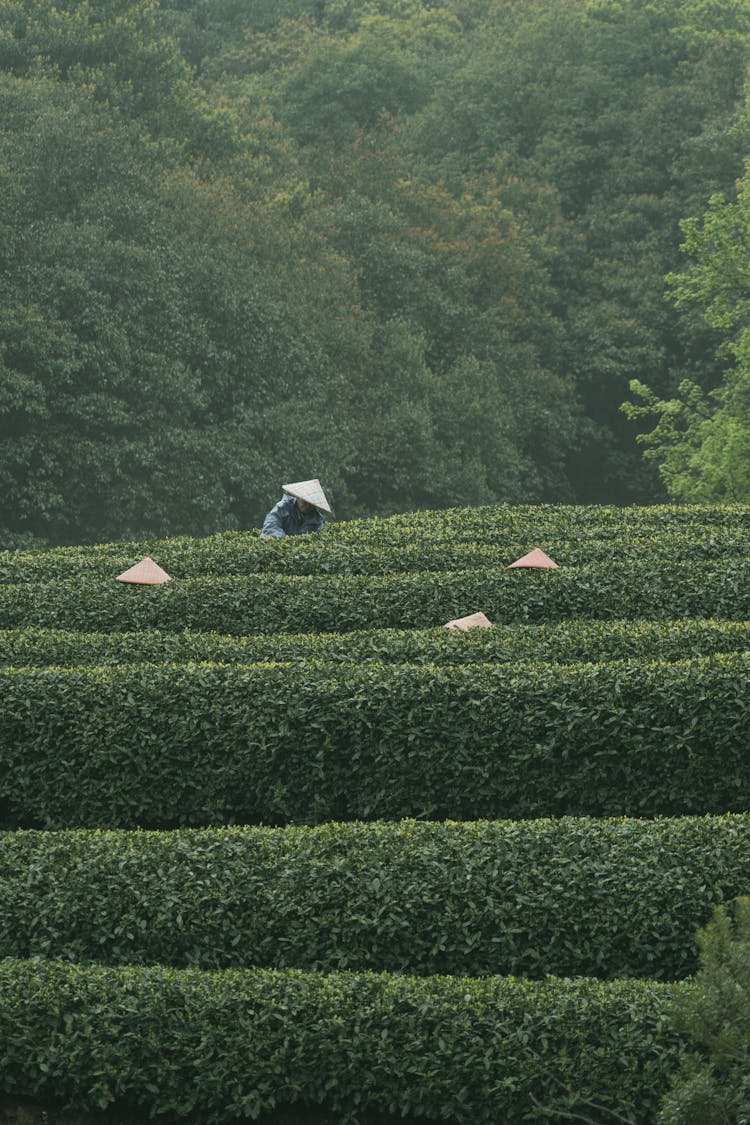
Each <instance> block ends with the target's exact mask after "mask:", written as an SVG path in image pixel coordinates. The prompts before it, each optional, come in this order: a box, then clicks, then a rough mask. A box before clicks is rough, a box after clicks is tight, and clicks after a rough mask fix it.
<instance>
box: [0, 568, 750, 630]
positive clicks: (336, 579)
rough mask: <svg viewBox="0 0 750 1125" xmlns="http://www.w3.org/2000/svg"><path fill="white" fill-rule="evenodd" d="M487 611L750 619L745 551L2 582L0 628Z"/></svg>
mask: <svg viewBox="0 0 750 1125" xmlns="http://www.w3.org/2000/svg"><path fill="white" fill-rule="evenodd" d="M478 609H481V610H482V611H483V612H484V613H485V614H486V615H487V617H488V618H489V619H490V621H492V622H494V623H505V624H508V623H512V622H518V623H523V622H530V623H539V622H545V621H547V622H551V621H562V620H570V619H572V618H590V619H600V620H613V619H618V618H641V617H650V618H654V619H659V618H661V619H668V618H678V617H687V618H694V617H723V618H731V619H736V620H747V619H750V585H749V584H748V581H747V566H746V563H745V561H744V559H742V558H733V559H732V561H731V562H725V563H719V564H711V565H710V566H709V565H707V566H706V567H704V568H697V567H695V566H693V565H690V564H687V563H680V564H673V563H672V562H659V561H653V560H651V559H645V560H644V561H642V562H637V563H627V564H625V563H623V564H621V565H618V566H617V567H612V566H609V565H604V564H602V565H596V566H586V567H579V568H575V567H570V568H566V569H559V570H549V571H536V572H535V571H514V570H507V569H504V568H501V569H490V568H488V569H476V570H464V571H448V572H420V573H418V574H391V575H383V576H378V577H370V576H361V575H334V576H332V575H326V576H317V577H312V576H308V577H300V576H297V575H260V576H255V577H252V576H246V577H233V578H220V577H206V578H193V579H186V580H184V581H180V582H177V581H175V582H169V583H167V584H166V585H163V586H156V587H135V588H129V587H127V586H123V585H121V584H120V583H117V582H115V581H113V580H112V579H92V580H90V581H86V582H84V581H81V580H78V579H75V580H67V581H62V580H60V581H57V582H49V583H46V584H39V585H34V584H33V583H16V584H11V585H6V586H0V628H1V629H8V628H23V627H28V626H42V627H46V628H50V627H54V628H62V629H75V630H83V631H88V632H90V631H92V630H97V631H106V632H123V631H133V630H142V629H154V628H158V629H161V630H168V631H175V630H181V629H190V630H201V631H210V632H219V633H228V634H240V635H242V634H248V633H256V632H260V633H277V632H284V633H299V632H349V631H351V630H358V629H373V628H386V627H392V628H404V627H406V628H428V627H430V626H438V625H442V624H445V622H446V621H449V620H452V619H453V618H456V617H462V616H465V615H466V614H469V613H473V612H475V611H476V610H478Z"/></svg>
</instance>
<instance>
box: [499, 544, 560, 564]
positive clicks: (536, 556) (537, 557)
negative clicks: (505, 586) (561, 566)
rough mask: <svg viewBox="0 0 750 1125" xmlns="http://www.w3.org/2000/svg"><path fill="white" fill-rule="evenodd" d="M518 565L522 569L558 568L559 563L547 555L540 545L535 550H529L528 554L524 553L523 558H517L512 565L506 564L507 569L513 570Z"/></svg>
mask: <svg viewBox="0 0 750 1125" xmlns="http://www.w3.org/2000/svg"><path fill="white" fill-rule="evenodd" d="M514 567H518V568H519V569H520V570H523V569H528V570H553V569H554V570H557V563H556V562H555V560H554V559H551V558H550V557H549V555H545V553H544V551H542V550H541V549H540V548H539V547H535V548H534V550H533V551H529V553H528V555H524V556H523V558H521V559H516V561H515V562H512V563H511V564H510V566H506V568H505V569H506V570H513V568H514Z"/></svg>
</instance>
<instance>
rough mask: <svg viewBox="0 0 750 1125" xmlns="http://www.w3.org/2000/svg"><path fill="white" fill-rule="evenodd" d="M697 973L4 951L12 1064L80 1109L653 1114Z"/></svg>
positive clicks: (20, 1085) (6, 1042)
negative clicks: (318, 967) (86, 964)
mask: <svg viewBox="0 0 750 1125" xmlns="http://www.w3.org/2000/svg"><path fill="white" fill-rule="evenodd" d="M685 987H686V986H685V985H672V986H669V985H660V984H655V983H652V982H649V983H646V982H640V981H630V982H626V981H618V982H614V983H602V982H598V981H588V980H575V981H571V980H560V979H556V978H554V977H550V978H548V979H547V980H545V981H544V982H529V981H519V980H514V979H512V978H492V979H489V980H473V979H471V978H460V977H458V978H448V977H434V978H427V979H419V978H412V977H399V976H388V975H383V976H377V975H371V974H361V975H360V974H350V973H336V974H331V975H320V974H312V973H300V972H294V971H285V972H284V971H273V970H256V971H252V970H250V971H244V972H243V971H240V970H235V971H227V972H224V973H201V972H198V971H191V970H174V969H165V968H147V969H144V968H134V967H127V968H120V969H107V968H101V967H91V968H82V967H80V966H72V965H66V964H59V963H55V962H48V963H44V962H36V961H16V960H12V959H8V960H6V961H3V962H0V1041H2V1043H3V1051H2V1053H0V1082H2V1086H3V1089H4V1090H5V1092H6V1093H7V1094H10V1095H14V1096H16V1097H34V1098H36V1099H41V1100H42V1101H45V1100H46V1101H48V1102H53V1103H57V1104H60V1102H66V1103H68V1104H70V1105H74V1106H75V1107H76V1109H78V1110H86V1109H88V1108H94V1107H100V1108H107V1107H110V1106H111V1107H112V1108H113V1109H114V1110H115V1111H117V1110H132V1109H139V1110H141V1111H143V1112H147V1113H148V1114H149V1115H150V1116H156V1115H157V1114H164V1113H171V1114H176V1115H178V1116H188V1115H191V1116H192V1119H193V1120H195V1119H198V1120H200V1121H202V1122H205V1123H207V1125H209V1123H221V1122H225V1121H227V1120H231V1119H233V1118H240V1117H243V1116H245V1117H257V1116H258V1115H259V1114H261V1113H262V1112H264V1111H269V1110H272V1109H274V1108H275V1107H279V1106H283V1107H293V1106H306V1107H319V1108H322V1109H326V1110H328V1111H330V1112H331V1113H333V1114H335V1115H337V1119H338V1120H339V1121H341V1122H350V1123H352V1122H356V1121H358V1119H359V1117H360V1115H361V1114H363V1113H365V1112H366V1111H368V1110H371V1111H380V1112H385V1113H393V1114H402V1115H404V1116H406V1115H414V1116H425V1117H428V1118H431V1119H433V1120H437V1121H450V1122H455V1123H458V1125H497V1122H499V1121H503V1122H508V1123H513V1122H521V1121H529V1120H531V1121H533V1120H548V1119H549V1118H550V1117H553V1118H559V1119H562V1118H564V1117H566V1116H567V1115H569V1114H571V1113H575V1112H576V1111H577V1112H579V1113H580V1112H584V1111H586V1110H587V1108H588V1109H589V1111H590V1108H591V1106H592V1105H594V1104H596V1105H597V1106H599V1107H603V1110H602V1112H604V1113H606V1114H609V1113H610V1112H613V1113H614V1112H616V1113H617V1114H619V1115H621V1117H622V1116H625V1115H626V1114H627V1115H629V1116H631V1117H632V1118H633V1119H634V1120H638V1121H645V1120H650V1119H651V1118H652V1116H653V1114H654V1113H655V1111H656V1108H657V1105H658V1101H659V1098H660V1096H661V1095H662V1094H663V1093H664V1092H665V1090H666V1088H667V1083H668V1079H669V1075H670V1073H671V1072H673V1071H674V1069H675V1068H676V1067H677V1064H678V1061H679V1055H680V1051H681V1050H684V1044H683V1043H681V1041H680V1040H679V1039H678V1038H677V1036H676V1035H675V1034H674V1032H672V1031H671V1030H670V1029H669V1027H668V1024H667V1019H666V1006H667V1004H668V1003H669V1000H670V998H671V997H672V996H674V994H675V992H676V991H677V990H680V989H684V988H685Z"/></svg>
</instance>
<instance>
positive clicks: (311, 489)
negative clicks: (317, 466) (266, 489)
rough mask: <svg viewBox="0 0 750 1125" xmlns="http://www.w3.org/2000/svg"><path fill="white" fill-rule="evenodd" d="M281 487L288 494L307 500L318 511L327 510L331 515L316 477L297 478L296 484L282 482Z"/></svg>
mask: <svg viewBox="0 0 750 1125" xmlns="http://www.w3.org/2000/svg"><path fill="white" fill-rule="evenodd" d="M281 487H282V488H283V489H284V492H288V493H289V494H290V496H298V497H299V499H300V500H307V502H308V504H314V505H315V507H316V508H317V509H318V510H319V511H321V512H328V515H329V516H330V515H333V513H332V512H331V509H330V507H329V504H328V501H327V500H326V494H325V492H324V491H323V489H322V488H321V487H320V481H319V480H318V478H317V477H315V479H314V480H299V481H297V483H296V484H282V486H281Z"/></svg>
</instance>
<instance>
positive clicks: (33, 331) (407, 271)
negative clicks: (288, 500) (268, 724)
mask: <svg viewBox="0 0 750 1125" xmlns="http://www.w3.org/2000/svg"><path fill="white" fill-rule="evenodd" d="M749 47H750V10H749V9H748V8H747V5H746V4H745V3H744V2H739V0H736V2H729V3H727V2H726V0H723V2H722V3H718V2H707V0H685V3H681V4H680V5H675V4H674V3H672V2H671V0H534V2H532V3H527V2H525V3H520V2H508V0H431V2H429V3H428V2H426V0H425V2H423V0H367V2H363V0H283V2H282V0H274V2H273V3H270V2H266V0H162V3H161V4H159V3H157V2H156V0H86V2H85V3H80V2H79V0H60V2H58V3H57V4H56V5H54V6H50V5H49V4H44V3H42V2H41V0H1V2H0V267H1V268H0V435H1V436H2V442H1V443H0V484H1V485H2V488H1V490H0V496H2V499H1V500H0V530H2V534H3V536H4V539H5V541H6V542H12V541H14V537H15V539H16V540H18V538H19V537H23V536H26V537H28V536H29V535H35V536H39V537H40V538H42V539H44V540H48V541H66V540H71V539H74V540H81V539H91V540H95V539H98V538H112V537H118V536H121V535H127V534H135V533H137V532H139V531H154V532H160V533H169V532H180V531H184V532H194V533H200V532H207V531H210V530H213V529H215V528H220V527H228V526H249V525H252V524H254V523H257V522H258V521H259V520H260V518H261V517H262V515H263V513H264V511H265V510H266V509H267V508H268V507H269V506H270V504H271V503H272V502H273V501H274V500H275V499H276V498H278V493H279V487H280V484H281V482H282V481H283V480H285V479H300V478H304V477H307V476H320V477H321V479H323V480H324V483H325V485H326V488H327V490H328V491H329V492H330V494H331V495H332V496H333V497H334V498H335V501H336V509H337V513H338V514H341V515H355V514H359V513H362V512H367V511H378V512H389V511H394V510H398V509H401V508H408V507H417V506H433V507H434V506H445V505H451V504H472V503H480V502H492V501H495V500H505V501H534V500H549V501H554V500H568V501H570V500H601V501H605V500H607V501H627V500H638V501H645V500H656V499H660V498H663V497H664V495H665V489H669V490H671V492H672V493H673V494H675V495H685V496H686V497H689V496H693V495H700V496H703V495H706V496H709V495H715V494H717V489H718V492H719V493H720V494H726V495H734V494H735V492H736V491H737V490H740V491H741V489H742V488H743V487H744V485H743V484H742V483H741V482H740V483H736V482H735V483H732V484H731V485H730V484H728V483H726V482H724V483H717V482H719V479H720V478H721V480H722V481H723V480H724V477H726V476H727V474H731V473H734V475H735V476H736V461H737V458H738V456H739V453H738V451H741V449H742V448H744V446H743V442H744V432H745V430H744V420H743V417H742V416H743V412H744V410H745V392H744V384H742V371H743V363H744V362H745V359H744V358H743V357H745V354H746V352H747V351H748V348H750V344H748V343H747V342H746V341H745V342H744V343H743V336H742V331H741V330H742V328H743V327H744V323H741V320H742V317H741V315H740V312H739V311H738V310H737V309H735V313H736V317H735V320H733V322H732V324H731V325H728V324H727V323H726V321H725V320H721V318H718V319H717V316H716V315H715V313H714V312H712V311H711V310H712V309H714V307H715V302H716V300H717V299H718V298H717V296H716V294H715V288H716V285H717V284H718V278H719V276H720V275H721V274H722V267H721V266H720V265H719V264H716V265H715V267H712V266H710V265H709V262H710V261H716V262H718V259H716V256H715V248H714V247H713V241H714V240H715V238H716V237H717V234H718V230H719V226H720V225H721V224H724V228H725V237H726V238H727V239H728V240H729V242H730V243H731V242H732V239H733V238H735V235H736V234H737V229H740V230H744V231H745V234H744V235H743V236H742V237H744V238H745V239H746V229H747V228H746V226H745V227H743V223H744V222H745V220H744V218H743V217H742V214H740V212H741V211H742V209H743V208H745V209H746V203H745V202H743V199H744V197H743V195H742V193H741V194H740V198H739V201H738V202H737V203H736V204H735V203H734V202H733V198H734V196H733V192H734V183H735V181H736V179H737V178H738V176H740V175H741V172H742V167H743V160H744V155H745V151H746V139H747V130H746V128H745V124H744V122H745V117H744V112H743V105H742V102H743V87H744V81H745V75H746V69H747V63H748V49H749ZM717 193H720V194H721V195H722V197H723V198H725V199H726V200H728V202H725V203H723V204H720V203H718V202H717V201H716V197H717ZM712 197H714V199H715V201H714V203H712V205H711V208H712V209H711V211H710V212H709V218H708V219H707V220H706V222H705V224H701V223H700V222H697V221H695V222H693V223H692V225H691V224H690V223H688V226H687V227H686V228H685V229H686V230H687V249H688V250H689V252H690V253H691V254H692V255H693V258H694V259H695V261H697V262H698V264H697V265H696V266H695V269H694V271H693V272H692V273H690V272H689V271H688V272H687V273H685V274H682V275H680V273H679V271H680V270H681V269H682V268H683V262H684V259H683V258H682V256H681V253H682V252H681V250H680V245H681V243H682V242H684V240H685V234H684V233H683V232H682V231H681V227H680V223H681V222H682V221H684V220H690V219H691V218H693V219H694V220H698V219H699V217H700V216H701V215H702V214H703V213H704V211H705V210H706V208H707V207H708V204H709V200H710V199H711V198H712ZM738 208H739V209H740V211H737V210H736V209H738ZM733 209H734V210H733ZM743 214H744V212H743ZM730 216H731V218H730ZM730 223H734V224H735V226H734V227H733V228H732V230H730V227H729V225H728V224H730ZM742 245H743V246H746V242H745V243H743V244H742ZM712 255H713V257H712ZM712 269H714V274H712V273H711V270H712ZM670 272H671V273H672V274H673V275H675V276H681V277H682V278H683V280H682V281H679V280H678V281H677V282H673V284H672V289H673V291H674V293H675V294H676V295H677V298H678V299H677V300H672V301H671V302H670V301H668V300H666V299H665V282H664V278H665V275H666V274H668V273H670ZM738 286H739V287H740V289H741V282H738ZM706 307H708V308H709V313H708V316H707V317H705V316H704V315H703V311H704V309H705V308H706ZM732 333H734V335H732ZM730 335H731V336H732V339H731V341H730V345H731V347H732V348H733V349H734V351H732V352H731V357H730V358H731V360H732V363H733V365H734V367H733V372H734V374H733V375H732V379H731V380H730V381H729V382H727V383H724V384H722V382H721V380H722V371H723V365H724V364H725V361H726V350H725V353H724V355H721V354H720V355H719V356H718V357H717V355H716V348H717V343H719V342H720V341H721V340H722V339H724V338H728V337H729V336H730ZM633 380H637V381H638V382H639V385H640V386H641V387H642V388H647V389H644V391H643V393H644V394H646V395H651V399H650V400H649V402H648V403H647V404H646V409H647V411H648V410H650V411H651V412H652V413H653V412H654V409H656V413H657V415H658V414H659V409H660V404H661V405H663V404H665V403H666V404H668V406H669V409H668V411H666V412H665V411H663V410H662V414H661V415H659V416H661V417H662V418H663V419H664V418H666V417H667V416H668V417H669V418H670V419H671V420H672V421H671V422H670V423H669V425H671V426H672V429H671V430H670V431H669V435H668V437H667V438H665V437H664V435H665V425H667V423H665V422H664V420H662V422H661V423H660V428H658V429H657V431H656V432H655V436H654V437H653V438H652V439H650V440H651V446H650V449H649V452H650V453H651V454H653V455H654V456H652V458H651V460H650V461H649V460H648V459H647V460H646V461H644V460H643V458H642V456H641V449H640V448H639V446H638V444H637V443H636V440H635V438H636V435H637V432H638V430H639V428H640V429H642V428H643V427H644V426H645V425H646V424H647V423H646V421H645V418H646V416H647V415H646V414H644V413H643V411H639V410H638V409H637V408H632V409H631V411H630V417H629V418H626V417H625V415H624V414H623V412H622V411H621V410H620V404H621V403H622V401H623V399H624V398H625V397H626V396H627V391H628V386H629V384H630V382H631V381H633ZM686 380H687V381H689V382H690V385H691V388H693V389H691V390H690V392H689V393H690V396H692V397H689V400H687V401H688V402H689V403H692V404H693V405H692V406H687V407H684V409H687V410H688V414H685V413H684V411H683V415H682V421H681V422H675V421H674V420H675V418H676V414H675V411H676V409H677V407H675V406H674V405H673V404H674V403H676V402H682V401H683V400H681V399H678V398H677V397H676V396H677V395H678V388H679V387H680V385H685V382H686ZM717 388H718V390H717ZM706 395H708V396H709V397H708V398H706V397H705V396H706ZM683 405H684V404H683ZM690 410H692V411H693V413H690ZM686 419H687V421H686ZM696 419H700V424H699V422H698V421H696ZM730 422H731V425H730ZM706 426H709V429H706ZM701 427H703V428H701ZM699 431H700V436H699ZM730 431H731V432H730ZM676 434H677V435H683V436H684V441H682V437H681V438H680V440H679V441H678V440H676V439H675V435H676ZM681 441H682V446H681V444H680V443H681ZM685 442H687V446H685V444H684V443H685ZM688 446H689V451H688V453H687V454H686V453H685V452H684V451H685V449H687V448H688ZM681 448H682V450H683V452H681V453H680V452H677V451H679V450H680V449H681ZM667 449H668V455H666V454H664V451H665V450H667ZM711 450H714V452H713V453H711V452H710V451H711ZM686 456H687V458H688V460H687V461H685V457H686ZM680 457H682V461H680ZM675 458H677V459H675ZM691 458H692V460H691ZM696 458H697V460H696ZM722 459H723V463H724V465H725V467H724V468H723V469H722V468H719V467H717V466H718V464H719V462H721V461H722ZM688 462H689V463H688ZM656 466H658V470H659V471H657V467H656ZM712 474H713V476H712ZM722 474H723V476H722ZM688 478H689V479H690V480H691V481H694V480H695V479H699V481H700V485H699V486H696V487H698V491H697V492H696V491H695V489H693V492H692V493H691V492H690V490H689V489H688V490H687V491H686V488H685V487H684V486H683V484H682V483H681V482H683V481H684V480H686V479H688ZM712 480H714V483H713V484H712V483H711V481H712ZM701 489H702V490H703V491H701Z"/></svg>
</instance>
